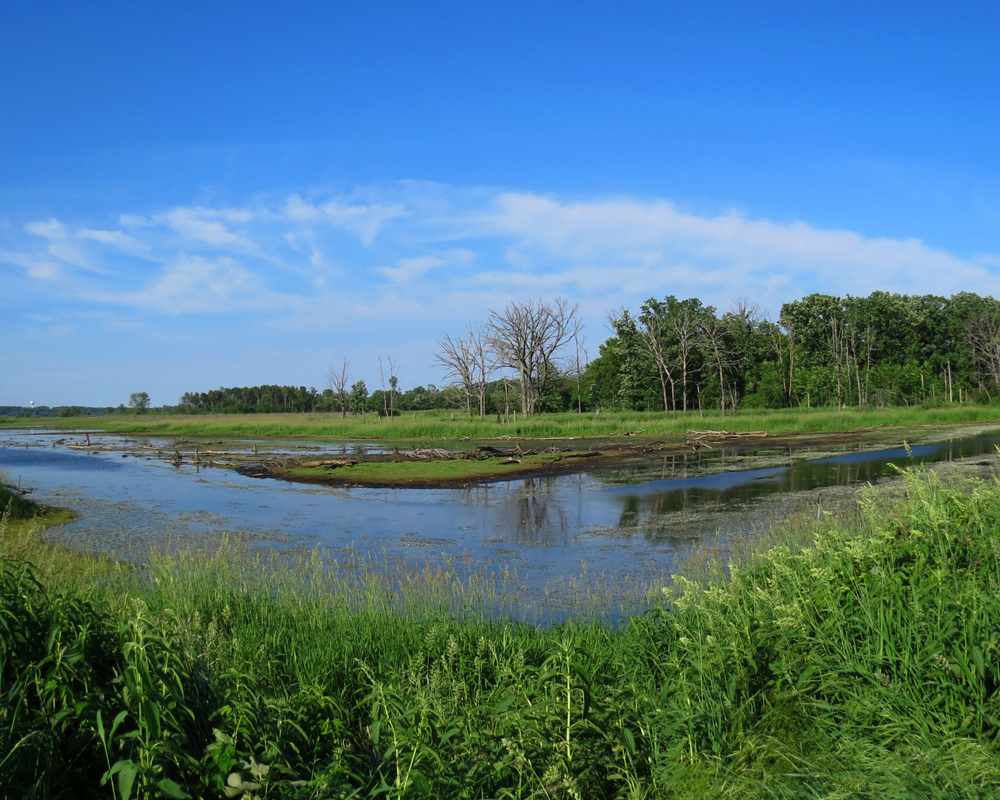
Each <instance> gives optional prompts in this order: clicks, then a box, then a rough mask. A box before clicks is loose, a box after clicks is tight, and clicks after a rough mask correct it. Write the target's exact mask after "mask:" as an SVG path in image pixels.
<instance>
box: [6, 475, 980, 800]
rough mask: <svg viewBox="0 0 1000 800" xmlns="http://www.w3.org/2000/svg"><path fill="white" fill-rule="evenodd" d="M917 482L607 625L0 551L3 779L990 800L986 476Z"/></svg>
mask: <svg viewBox="0 0 1000 800" xmlns="http://www.w3.org/2000/svg"><path fill="white" fill-rule="evenodd" d="M906 486H907V491H906V494H905V496H903V497H901V498H897V499H895V500H888V499H885V498H882V497H880V496H879V495H876V494H874V493H873V494H871V495H869V496H868V497H867V498H866V500H865V501H864V504H863V506H862V507H861V509H860V511H859V513H858V514H857V515H856V516H854V517H852V518H851V519H850V520H847V521H844V520H838V519H835V518H833V517H828V516H827V517H824V518H823V519H821V520H819V521H815V520H813V521H808V520H804V519H803V520H798V521H797V522H796V523H795V524H794V525H793V526H792V527H790V528H788V529H786V530H784V531H782V532H778V533H776V534H775V536H774V537H772V538H771V539H769V540H768V541H769V544H768V546H767V547H766V548H765V547H759V548H757V549H756V550H750V551H747V552H745V554H744V555H743V556H742V557H741V558H740V559H739V560H738V562H736V563H734V565H733V567H734V568H733V569H732V571H731V572H729V571H728V570H725V569H721V568H720V569H715V570H711V569H710V570H707V571H706V570H704V569H700V570H699V572H697V573H695V572H694V571H692V572H691V573H689V574H688V577H687V578H684V577H680V578H679V579H678V580H677V582H676V586H674V587H672V588H669V591H668V592H667V593H665V594H663V593H661V594H660V601H659V605H660V608H659V609H658V610H651V611H649V612H648V613H646V614H643V615H639V616H635V617H632V618H631V619H630V620H628V622H627V623H625V624H623V625H621V626H619V627H617V628H612V627H610V626H608V625H607V624H603V623H601V622H599V621H596V620H594V619H593V618H590V617H588V616H587V615H586V614H581V616H579V617H578V618H577V619H576V620H575V621H573V622H572V623H568V624H563V625H558V626H554V627H547V628H539V627H535V626H532V625H526V624H517V623H513V622H509V621H504V618H503V613H504V612H503V609H504V606H503V603H504V602H505V601H504V598H505V596H506V594H507V590H508V589H509V588H510V587H508V586H505V585H504V584H503V581H502V580H501V581H500V582H499V583H497V582H492V583H491V582H490V581H489V580H486V579H484V578H482V576H480V577H478V578H472V579H469V578H466V579H459V578H458V577H457V576H456V575H455V574H454V573H451V572H449V571H448V569H447V567H442V568H440V569H438V568H431V567H427V568H426V569H424V570H416V571H411V570H406V569H403V568H400V569H394V568H393V567H392V566H391V565H390V564H384V565H379V564H375V563H372V562H365V561H356V560H352V561H350V562H349V563H333V562H330V561H328V560H324V559H323V558H322V557H321V556H320V555H319V554H315V555H314V556H313V557H312V558H303V559H301V560H299V561H282V560H281V558H280V556H278V555H271V556H269V557H267V558H265V557H263V556H261V555H260V554H255V553H254V552H253V551H248V550H244V549H241V548H240V547H237V546H235V545H230V544H224V545H223V546H221V547H219V548H217V549H215V550H213V551H210V552H209V551H190V552H183V553H179V554H178V553H174V554H170V553H160V554H154V556H153V557H152V558H151V560H150V562H149V565H148V567H147V568H146V569H143V570H122V571H120V572H119V573H117V574H107V575H105V576H103V577H102V578H100V579H95V578H92V577H91V578H82V577H78V576H74V575H66V574H63V573H59V572H55V573H49V574H47V575H43V574H40V573H39V571H38V570H37V569H34V568H32V567H30V566H28V565H27V564H25V563H24V562H23V561H21V560H16V559H15V560H11V559H7V560H6V561H5V562H4V563H3V565H2V566H0V785H2V786H4V787H5V792H6V796H7V797H70V796H72V797H98V796H100V797H108V796H117V797H121V796H129V795H131V796H142V797H154V796H182V795H185V794H186V795H190V796H193V797H222V796H224V794H225V786H226V785H228V786H230V787H232V788H233V789H234V791H233V792H230V793H229V796H241V795H242V796H243V797H246V798H248V799H249V798H250V797H251V796H256V797H282V798H285V797H292V798H299V797H301V798H307V797H308V798H313V797H375V796H378V797H383V796H384V797H441V798H451V797H454V798H465V797H538V798H542V797H545V798H553V797H560V798H561V797H587V798H592V797H594V798H602V797H606V798H611V797H631V798H652V797H664V798H729V797H732V798H758V797H759V798H765V797H767V798H774V797H778V798H878V799H879V800H886V799H888V798H973V797H974V798H991V797H996V796H998V794H1000V752H998V746H997V736H998V733H1000V483H998V482H997V481H989V482H967V483H963V484H960V485H955V486H949V487H946V486H943V485H942V484H941V483H940V481H939V480H938V479H937V478H936V477H935V476H934V475H933V473H923V472H914V473H909V474H908V476H907V479H906ZM695 574H697V575H699V577H697V578H695V577H693V576H694V575H695ZM514 583H515V584H516V581H514ZM498 603H499V604H500V605H499V607H500V616H499V617H498V616H496V614H495V612H496V610H497V607H498V606H497V604H498ZM112 773H113V775H114V777H110V775H111V774H112ZM102 777H110V780H109V784H113V787H114V788H112V786H111V785H108V784H105V785H103V786H102V783H101V782H102Z"/></svg>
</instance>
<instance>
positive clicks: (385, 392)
mask: <svg viewBox="0 0 1000 800" xmlns="http://www.w3.org/2000/svg"><path fill="white" fill-rule="evenodd" d="M386 361H387V362H388V365H389V388H388V389H387V388H386V384H385V366H384V365H383V364H382V356H379V357H378V373H379V376H380V377H381V379H382V410H383V411H384V412H385V415H386V416H387V417H388V418H389V419H390V420H391V419H392V414H393V400H394V399H395V396H396V387H397V386H398V385H399V378H398V375H399V367H398V366H397V365H396V363H395V362H394V361H393V360H392V356H386Z"/></svg>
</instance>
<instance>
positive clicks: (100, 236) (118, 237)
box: [78, 228, 150, 256]
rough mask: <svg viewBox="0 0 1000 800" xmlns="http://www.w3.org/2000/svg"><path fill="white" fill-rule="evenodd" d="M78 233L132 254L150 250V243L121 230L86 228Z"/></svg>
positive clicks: (142, 253) (144, 252)
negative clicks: (145, 242)
mask: <svg viewBox="0 0 1000 800" xmlns="http://www.w3.org/2000/svg"><path fill="white" fill-rule="evenodd" d="M78 235H79V236H80V238H82V239H90V240H92V241H95V242H100V243H101V244H106V245H109V246H111V247H114V248H117V249H118V250H121V251H122V252H124V253H130V254H131V255H136V256H145V255H148V254H149V252H150V248H149V245H148V244H144V243H143V242H140V241H139V240H138V239H136V238H135V237H134V236H129V235H128V234H127V233H122V232H121V231H100V230H89V229H86V228H84V229H83V230H81V231H80V233H79V234H78Z"/></svg>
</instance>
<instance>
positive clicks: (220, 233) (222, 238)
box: [166, 208, 253, 251]
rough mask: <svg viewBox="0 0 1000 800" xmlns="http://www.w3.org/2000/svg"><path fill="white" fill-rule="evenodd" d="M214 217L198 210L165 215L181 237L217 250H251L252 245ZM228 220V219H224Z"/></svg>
mask: <svg viewBox="0 0 1000 800" xmlns="http://www.w3.org/2000/svg"><path fill="white" fill-rule="evenodd" d="M214 216H216V215H214V214H206V213H204V209H200V208H176V209H174V210H173V211H171V212H170V213H169V214H167V215H166V219H167V222H168V224H169V225H170V227H171V228H173V229H174V230H175V231H176V232H177V233H179V234H181V235H182V236H187V237H189V238H191V239H196V240H199V241H202V242H205V243H206V244H209V245H212V246H213V247H218V248H237V249H239V250H244V251H245V250H251V249H253V245H252V244H251V243H250V242H249V241H248V240H246V239H244V238H243V237H242V236H240V235H239V234H236V233H233V232H232V231H230V230H229V229H228V228H226V226H225V225H223V224H222V223H221V222H219V221H218V220H215V219H212V217H214ZM224 218H225V219H229V217H224Z"/></svg>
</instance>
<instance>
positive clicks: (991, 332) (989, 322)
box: [963, 312, 1000, 386]
mask: <svg viewBox="0 0 1000 800" xmlns="http://www.w3.org/2000/svg"><path fill="white" fill-rule="evenodd" d="M963 333H964V335H965V340H966V341H967V342H968V343H969V345H970V346H971V348H972V355H973V358H974V359H975V363H976V366H977V367H978V368H979V374H980V380H979V383H980V386H982V384H983V377H991V378H993V381H994V383H996V384H997V385H1000V315H998V314H996V313H990V312H986V313H983V314H979V315H976V316H974V317H971V318H970V319H969V320H968V321H967V322H966V323H965V329H964V331H963Z"/></svg>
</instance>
